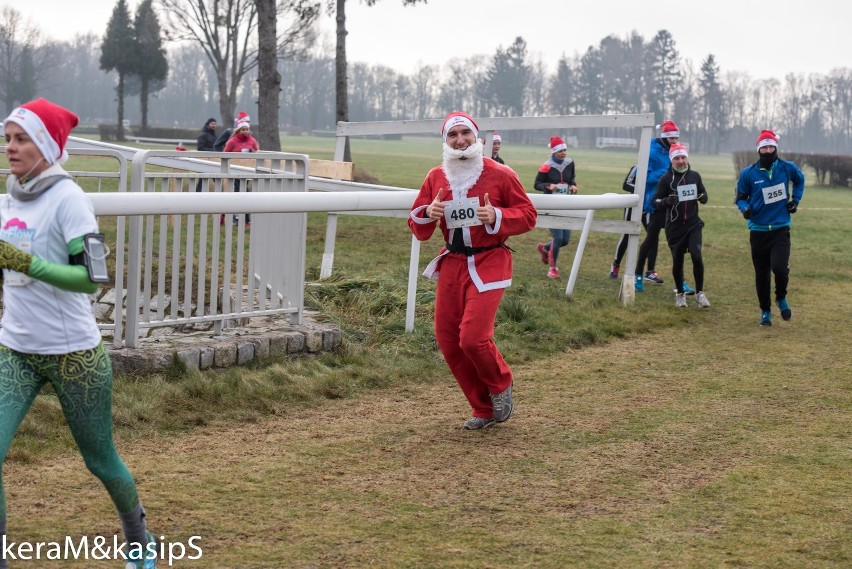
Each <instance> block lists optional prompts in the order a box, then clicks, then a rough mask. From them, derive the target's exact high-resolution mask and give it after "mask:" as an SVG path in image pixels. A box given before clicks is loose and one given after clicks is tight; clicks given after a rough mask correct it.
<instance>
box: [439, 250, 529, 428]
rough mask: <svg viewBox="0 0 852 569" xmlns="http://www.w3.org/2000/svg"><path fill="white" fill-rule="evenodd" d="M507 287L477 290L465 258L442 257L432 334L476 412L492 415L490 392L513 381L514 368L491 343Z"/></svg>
mask: <svg viewBox="0 0 852 569" xmlns="http://www.w3.org/2000/svg"><path fill="white" fill-rule="evenodd" d="M504 290H505V289H502V288H501V289H495V290H490V291H486V292H479V291H478V290H477V289H476V285H474V284H473V281H472V280H471V278H470V274H469V273H468V269H467V257H466V256H464V255H458V254H452V253H451V254H449V255H446V256H444V258H443V259H441V266H440V274H439V277H438V289H437V295H436V299H435V337H436V339H437V341H438V347H439V348H440V349H441V353H442V354H443V355H444V360H446V362H447V365H448V366H449V368H450V371H451V372H452V373H453V376H455V378H456V381H457V382H458V384H459V387H461V390H462V392H463V393H464V395H465V397H467V400H468V402H469V403H470V406H471V408H472V409H473V416H474V417H484V418H488V417H491V416H492V415H493V411H492V407H491V397H490V394H492V393H500V392H501V391H504V390H505V389H506V388H508V387H509V386H510V385H511V384H512V370H511V369H509V366H508V365H506V361H505V360H504V359H503V356H502V354H500V350H498V349H497V345H496V344H495V343H494V337H493V336H494V320H495V318H496V317H497V309H498V307H499V306H500V300H501V299H502V298H503V291H504Z"/></svg>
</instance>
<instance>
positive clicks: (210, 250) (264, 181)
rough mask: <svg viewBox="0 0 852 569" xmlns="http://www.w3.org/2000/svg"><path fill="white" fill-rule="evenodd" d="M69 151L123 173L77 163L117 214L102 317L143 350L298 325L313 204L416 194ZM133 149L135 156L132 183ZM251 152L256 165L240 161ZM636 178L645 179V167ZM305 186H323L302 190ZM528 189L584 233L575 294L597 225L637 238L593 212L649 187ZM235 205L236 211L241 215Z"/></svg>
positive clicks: (633, 227)
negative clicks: (208, 332) (579, 191)
mask: <svg viewBox="0 0 852 569" xmlns="http://www.w3.org/2000/svg"><path fill="white" fill-rule="evenodd" d="M504 130H505V129H504ZM489 138H490V135H489ZM648 143H650V140H649V141H648ZM69 153H71V154H72V155H80V154H82V155H94V156H111V157H113V158H116V160H117V161H118V163H119V168H118V171H117V172H111V171H110V172H88V171H71V172H72V174H74V175H75V177H78V179H83V178H90V179H93V180H95V181H96V184H97V186H96V188H95V190H94V191H92V189H91V188H87V190H89V191H90V197H91V198H92V201H93V203H94V204H95V212H96V214H97V215H99V216H110V215H114V216H116V219H117V223H116V251H115V256H116V275H115V283H116V291H117V294H116V297H117V300H116V310H115V311H114V315H115V317H114V322H113V323H111V324H110V323H102V324H100V326H101V328H102V329H107V330H108V329H110V328H111V329H112V331H113V337H114V339H113V341H114V343H115V344H116V345H117V346H120V345H122V343H123V345H125V346H126V347H130V348H133V347H137V345H138V340H139V337H140V331H141V330H142V329H145V328H153V327H157V326H174V325H193V324H196V323H200V322H211V321H212V322H213V323H214V326H215V327H216V330H217V331H221V329H222V328H223V327H224V326H226V325H228V324H229V322H230V321H233V320H235V319H239V318H247V317H251V316H257V315H263V314H286V315H289V316H290V319H291V322H293V323H297V322H300V321H301V315H302V309H303V302H304V275H305V267H304V262H305V240H306V224H307V216H306V213H305V212H308V211H323V212H329V214H330V215H329V217H330V218H332V217H335V216H336V214H339V213H354V214H360V215H375V216H393V217H397V218H406V217H407V216H408V212H409V209H410V206H411V203H412V202H413V200H414V197H415V190H413V189H408V188H399V187H392V186H380V185H374V184H359V183H355V182H347V181H340V180H329V179H325V178H313V177H310V176H308V160H307V157H306V156H303V155H296V154H287V153H266V152H264V153H255V154H251V155H248V156H247V155H246V154H224V153H215V152H183V151H175V150H169V151H149V150H142V151H140V150H137V149H133V148H128V147H121V146H116V145H110V144H105V143H101V142H94V141H89V140H84V139H76V138H73V137H72V138H71V140H70V142H69ZM128 158H132V163H133V171H132V174H133V175H132V178H131V179H130V185H129V186H128V176H127V174H128V169H127V160H128ZM246 159H248V160H249V163H250V164H251V166H240V165H237V164H239V163H241V161H243V160H246ZM645 160H646V161H647V155H646V158H645ZM242 163H243V164H245V162H242ZM0 172H2V171H0ZM639 177H640V178H644V170H642V169H640V176H639ZM110 179H115V180H116V183H117V185H118V189H119V192H121V193H120V194H116V193H111V192H107V191H105V189H104V187H103V186H104V184H105V183H106V182H107V181H109V180H110ZM236 180H241V181H242V183H243V184H248V183H251V184H252V185H253V186H254V188H253V191H252V193H241V194H233V193H230V192H229V191H228V190H230V189H231V188H232V187H233V185H234V183H235V181H236ZM199 183H200V184H201V188H200V189H201V192H198V193H197V192H196V191H195V190H196V187H197V186H198V185H199ZM639 183H640V181H639V180H637V186H638V185H639ZM641 183H643V184H644V179H643V180H641ZM122 188H124V189H126V190H130V191H124V190H122ZM308 189H312V190H315V191H316V193H310V194H308V193H305V192H306V191H307V190H308ZM102 190H104V191H102ZM331 192H333V195H329V193H331ZM201 194H204V197H203V199H202V198H201ZM530 198H531V200H532V201H533V204H534V205H535V206H536V208H537V209H538V210H539V221H538V227H546V228H550V227H556V228H566V229H581V230H582V234H581V237H580V241H579V244H578V249H577V254H576V255H575V259H574V264H573V266H572V270H571V276H570V277H569V281H568V286H567V288H566V294H572V292H573V288H574V285H575V283H576V276H577V272H578V270H579V266H580V261H581V259H582V255H583V249H584V246H585V243H586V239H587V237H588V234H589V232H590V231H603V232H608V233H628V234H630V235H631V236H632V237H631V239H638V234H639V224H638V222H636V223H632V222H624V221H596V220H594V211H595V210H597V209H610V208H625V207H636V205H637V204H641V199H640V198H641V195H633V194H618V195H616V194H606V195H603V196H588V195H582V196H546V195H532V196H530ZM222 213H226V214H228V215H225V217H224V225H220V224H219V223H217V222H218V221H219V220H218V217H219V215H221V214H222ZM232 213H238V217H237V221H236V222H234V221H233V220H232V217H231V214H232ZM248 213H250V214H253V215H254V217H253V219H252V222H251V223H252V225H251V230H247V227H246V219H245V217H244V216H243V215H242V214H248ZM335 218H336V217H335ZM126 224H129V238H128V237H127V236H126V235H125V233H126V229H125V227H126ZM327 233H328V232H327ZM125 249H126V250H127V253H128V255H127V261H125V257H124V253H125ZM246 250H247V251H246ZM246 252H247V254H246ZM419 252H420V244H419V242H418V241H417V240H416V239H414V238H413V237H412V238H411V257H410V261H409V280H408V298H407V306H406V330H407V331H411V330H413V326H414V307H415V295H416V290H417V280H418V278H419ZM635 262H636V257H635V249H634V250H633V256H632V258H631V251H630V249H628V256H627V264H629V265H630V266H631V267H632V266H635ZM631 263H632V264H631ZM631 272H632V271H631ZM124 283H128V285H130V286H128V290H127V301H126V306H127V307H128V309H127V310H126V313H123V312H122V310H121V308H122V307H121V298H122V297H121V291H122V290H123V288H124ZM134 283H135V286H134ZM629 284H630V287H629V294H624V293H623V294H622V298H623V299H625V298H626V299H627V300H625V303H627V302H629V301H632V299H633V294H632V293H633V282H632V278H631V280H630V283H629ZM122 332H123V334H122ZM122 340H123V342H122Z"/></svg>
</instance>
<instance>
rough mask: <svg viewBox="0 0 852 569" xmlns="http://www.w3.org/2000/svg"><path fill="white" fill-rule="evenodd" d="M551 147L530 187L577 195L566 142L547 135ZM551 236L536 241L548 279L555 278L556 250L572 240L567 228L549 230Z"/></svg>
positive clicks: (557, 270)
mask: <svg viewBox="0 0 852 569" xmlns="http://www.w3.org/2000/svg"><path fill="white" fill-rule="evenodd" d="M547 147H548V148H549V149H550V159H549V160H548V161H547V162H545V163H544V164H542V165H541V167H540V168H539V169H538V172H537V173H536V175H535V182H533V187H534V188H535V189H536V190H538V191H540V192H544V193H545V194H572V195H573V194H576V193H577V190H578V189H579V186H578V185H577V177H576V174H575V172H574V167H575V165H574V161H573V160H571V159H570V158H568V145H567V144H565V140H564V139H563V138H562V137H560V136H553V137H551V138H550V143H549V144H548V145H547ZM550 235H551V237H552V239H551V240H550V241H548V242H547V243H539V244H538V252H539V254H540V255H541V261H542V262H543V263H545V264H548V265H549V266H550V268H549V269H548V271H547V278H550V279H558V278H559V268H558V267H557V266H556V262H557V261H558V260H559V249H561V248H562V247H565V246H566V245H568V242H569V241H570V240H571V230H570V229H551V230H550Z"/></svg>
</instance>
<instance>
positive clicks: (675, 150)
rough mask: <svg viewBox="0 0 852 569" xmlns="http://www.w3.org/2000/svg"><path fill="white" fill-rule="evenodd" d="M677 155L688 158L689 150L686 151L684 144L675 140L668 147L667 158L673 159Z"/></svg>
mask: <svg viewBox="0 0 852 569" xmlns="http://www.w3.org/2000/svg"><path fill="white" fill-rule="evenodd" d="M677 156H683V157H684V158H689V152H687V150H686V146H684V145H683V144H679V143H677V142H675V143H674V144H672V146H671V148H669V160H674V159H675V157H677Z"/></svg>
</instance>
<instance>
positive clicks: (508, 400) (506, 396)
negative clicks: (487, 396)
mask: <svg viewBox="0 0 852 569" xmlns="http://www.w3.org/2000/svg"><path fill="white" fill-rule="evenodd" d="M491 406H492V407H493V408H494V420H495V421H497V422H498V423H502V422H503V421H508V420H509V417H511V416H512V411H513V410H514V408H515V405H514V402H513V401H512V386H511V385H510V386H509V387H507V388H506V389H505V390H503V391H501V392H500V393H495V394H492V395H491Z"/></svg>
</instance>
